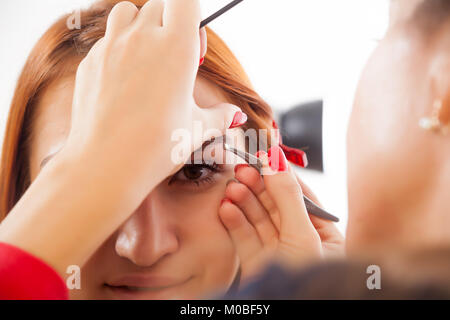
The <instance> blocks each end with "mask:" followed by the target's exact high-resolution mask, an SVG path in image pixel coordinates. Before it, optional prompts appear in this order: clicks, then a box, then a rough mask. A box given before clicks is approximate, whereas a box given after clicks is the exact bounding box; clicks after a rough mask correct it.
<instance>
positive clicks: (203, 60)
mask: <svg viewBox="0 0 450 320" xmlns="http://www.w3.org/2000/svg"><path fill="white" fill-rule="evenodd" d="M203 62H205V57H203V58H201V59H200V66H201V65H203Z"/></svg>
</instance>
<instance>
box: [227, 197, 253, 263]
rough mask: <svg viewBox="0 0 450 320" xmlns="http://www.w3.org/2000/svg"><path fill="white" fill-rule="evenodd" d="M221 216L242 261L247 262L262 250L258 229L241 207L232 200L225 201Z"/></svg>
mask: <svg viewBox="0 0 450 320" xmlns="http://www.w3.org/2000/svg"><path fill="white" fill-rule="evenodd" d="M219 217H220V219H221V221H222V223H223V224H224V226H225V227H226V229H227V230H228V233H229V235H230V237H231V240H232V241H233V244H234V246H235V248H236V252H237V254H238V256H239V258H240V260H241V263H246V262H247V261H249V260H251V259H252V257H254V256H255V255H257V254H258V252H259V251H260V250H262V244H261V241H260V240H259V238H258V235H257V233H256V230H255V229H254V228H253V227H252V226H251V225H250V223H249V222H248V221H247V219H246V218H245V216H244V214H243V212H242V211H241V209H239V208H238V207H237V206H236V205H235V204H233V203H232V202H231V201H229V200H228V201H223V202H222V204H221V206H220V208H219Z"/></svg>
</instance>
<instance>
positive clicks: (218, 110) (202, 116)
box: [193, 103, 247, 148]
mask: <svg viewBox="0 0 450 320" xmlns="http://www.w3.org/2000/svg"><path fill="white" fill-rule="evenodd" d="M193 120H194V122H198V123H199V125H201V128H202V130H203V138H202V141H194V147H195V148H199V147H201V145H202V144H203V142H205V141H207V140H210V139H212V138H218V137H221V136H223V135H225V133H226V131H227V130H228V129H234V128H238V127H241V126H243V125H244V124H245V123H246V122H247V115H246V114H245V113H244V112H242V110H241V108H239V107H238V106H236V105H234V104H231V103H219V104H216V105H213V106H211V107H207V108H200V107H199V106H197V105H195V106H194V110H193Z"/></svg>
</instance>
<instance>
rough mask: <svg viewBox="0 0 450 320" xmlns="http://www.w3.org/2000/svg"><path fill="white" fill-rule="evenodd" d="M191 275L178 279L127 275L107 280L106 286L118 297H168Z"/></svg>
mask: <svg viewBox="0 0 450 320" xmlns="http://www.w3.org/2000/svg"><path fill="white" fill-rule="evenodd" d="M192 278H193V277H189V278H187V279H184V280H178V279H174V278H171V277H165V276H148V275H127V276H123V277H120V278H118V279H116V280H113V281H110V282H107V283H105V284H104V287H105V288H107V290H109V291H110V292H111V293H112V294H113V295H114V296H115V297H117V298H118V299H133V300H138V299H169V298H170V297H171V296H173V295H174V294H176V293H177V290H178V289H179V288H180V287H181V286H183V285H184V284H186V283H187V282H189V281H190V280H191V279H192Z"/></svg>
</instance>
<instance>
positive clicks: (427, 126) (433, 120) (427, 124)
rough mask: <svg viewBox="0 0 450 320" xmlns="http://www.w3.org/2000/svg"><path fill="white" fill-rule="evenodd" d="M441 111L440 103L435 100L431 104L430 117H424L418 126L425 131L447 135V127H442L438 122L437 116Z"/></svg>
mask: <svg viewBox="0 0 450 320" xmlns="http://www.w3.org/2000/svg"><path fill="white" fill-rule="evenodd" d="M441 109H442V101H441V100H436V101H435V102H434V104H433V113H432V114H431V117H424V118H421V119H420V120H419V126H420V127H421V128H422V129H424V130H427V131H433V132H438V133H444V134H447V131H448V130H447V129H448V128H447V127H446V126H443V125H442V123H441V121H440V120H439V114H440V112H441Z"/></svg>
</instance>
